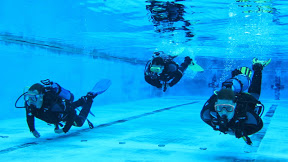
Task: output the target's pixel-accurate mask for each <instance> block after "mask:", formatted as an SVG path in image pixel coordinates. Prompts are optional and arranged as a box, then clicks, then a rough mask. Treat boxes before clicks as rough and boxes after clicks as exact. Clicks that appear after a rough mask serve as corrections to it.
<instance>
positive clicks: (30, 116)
mask: <svg viewBox="0 0 288 162" xmlns="http://www.w3.org/2000/svg"><path fill="white" fill-rule="evenodd" d="M26 121H27V124H28V127H29V130H30V132H33V131H35V124H34V123H35V122H34V115H33V113H32V107H31V106H26Z"/></svg>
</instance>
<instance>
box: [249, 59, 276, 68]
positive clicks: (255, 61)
mask: <svg viewBox="0 0 288 162" xmlns="http://www.w3.org/2000/svg"><path fill="white" fill-rule="evenodd" d="M252 62H253V65H254V64H257V63H258V64H262V65H263V67H265V66H267V65H268V64H270V62H271V58H270V59H268V60H267V61H260V60H258V58H256V57H255V58H253V60H252Z"/></svg>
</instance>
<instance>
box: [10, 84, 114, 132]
mask: <svg viewBox="0 0 288 162" xmlns="http://www.w3.org/2000/svg"><path fill="white" fill-rule="evenodd" d="M41 83H42V84H40V83H36V84H33V85H32V86H31V87H30V88H29V89H28V91H27V92H25V93H23V94H22V95H21V96H20V97H19V98H18V100H19V99H20V98H21V97H22V96H24V100H25V106H24V107H23V108H26V119H27V124H28V127H29V129H30V132H32V134H33V135H34V136H35V137H36V138H39V137H40V133H39V132H38V131H37V130H36V129H35V122H34V119H35V117H36V118H38V119H40V120H43V121H45V122H47V123H49V124H54V125H55V129H54V131H55V133H58V134H60V133H67V132H68V131H69V129H70V128H71V126H72V125H73V126H76V127H81V126H82V125H83V124H84V122H85V121H86V119H87V116H88V114H89V112H90V109H91V106H92V103H93V99H94V98H95V97H96V96H97V95H99V94H101V93H103V92H105V91H106V90H107V89H108V88H109V86H110V85H111V81H110V80H107V79H103V80H100V81H99V82H98V83H96V85H95V86H94V88H93V89H92V91H90V92H88V93H87V95H86V96H83V97H81V98H80V99H78V100H77V101H75V102H73V101H74V95H73V94H72V93H71V92H70V91H68V90H66V89H64V88H63V87H61V86H60V85H59V84H58V83H55V82H51V81H50V80H49V79H46V80H42V81H41ZM18 100H17V101H16V103H15V107H16V108H22V107H17V106H16V104H17V102H18ZM78 107H82V109H81V111H80V113H79V114H78V115H77V112H76V110H75V109H78ZM87 121H88V124H89V127H90V128H93V125H92V123H91V122H90V121H89V120H88V119H87ZM62 123H65V125H63V124H62ZM59 126H60V127H63V128H59Z"/></svg>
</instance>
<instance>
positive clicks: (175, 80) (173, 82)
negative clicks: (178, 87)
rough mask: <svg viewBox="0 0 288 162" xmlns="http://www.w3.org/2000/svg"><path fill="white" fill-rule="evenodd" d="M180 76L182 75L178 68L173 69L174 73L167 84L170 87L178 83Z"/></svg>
mask: <svg viewBox="0 0 288 162" xmlns="http://www.w3.org/2000/svg"><path fill="white" fill-rule="evenodd" d="M182 76H183V73H182V72H181V71H180V70H177V71H175V72H174V74H173V79H172V81H171V82H170V83H169V86H170V87H172V86H174V85H175V84H176V83H178V82H179V81H180V79H181V78H182Z"/></svg>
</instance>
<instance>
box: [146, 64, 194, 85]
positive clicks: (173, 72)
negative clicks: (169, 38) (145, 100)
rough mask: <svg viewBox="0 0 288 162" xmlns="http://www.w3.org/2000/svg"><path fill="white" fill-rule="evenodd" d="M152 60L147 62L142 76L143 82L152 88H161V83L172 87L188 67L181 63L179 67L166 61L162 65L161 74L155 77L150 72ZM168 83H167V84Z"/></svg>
mask: <svg viewBox="0 0 288 162" xmlns="http://www.w3.org/2000/svg"><path fill="white" fill-rule="evenodd" d="M151 65H152V60H150V61H148V62H147V64H146V67H145V71H144V76H145V81H146V82H147V83H149V84H151V85H152V86H155V87H157V88H161V87H162V84H161V82H163V83H167V84H168V85H169V86H170V87H172V86H174V85H175V84H176V83H178V82H179V81H180V79H181V78H182V76H183V73H184V71H185V70H186V69H187V67H188V65H189V64H188V63H186V62H183V63H182V64H181V65H180V66H179V65H178V64H177V63H175V62H174V61H172V60H169V61H166V62H165V64H164V69H163V72H162V73H161V74H160V75H157V74H155V73H153V72H151V71H150V68H151ZM168 82H169V83H168Z"/></svg>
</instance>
